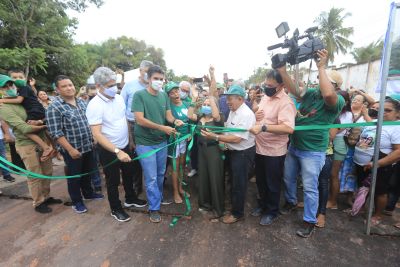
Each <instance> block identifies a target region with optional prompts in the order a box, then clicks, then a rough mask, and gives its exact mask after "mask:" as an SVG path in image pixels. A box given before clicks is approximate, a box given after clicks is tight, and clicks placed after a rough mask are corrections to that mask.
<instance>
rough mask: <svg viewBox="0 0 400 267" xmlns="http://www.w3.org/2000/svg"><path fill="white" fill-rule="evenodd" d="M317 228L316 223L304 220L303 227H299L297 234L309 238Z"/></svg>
mask: <svg viewBox="0 0 400 267" xmlns="http://www.w3.org/2000/svg"><path fill="white" fill-rule="evenodd" d="M314 229H315V224H313V223H308V222H304V226H303V228H301V229H299V230H298V231H297V232H296V234H297V235H298V236H300V237H304V238H308V237H310V236H311V235H312V234H313V232H314Z"/></svg>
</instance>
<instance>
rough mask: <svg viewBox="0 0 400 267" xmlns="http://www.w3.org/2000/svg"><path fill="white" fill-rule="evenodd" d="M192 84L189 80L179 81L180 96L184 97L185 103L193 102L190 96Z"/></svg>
mask: <svg viewBox="0 0 400 267" xmlns="http://www.w3.org/2000/svg"><path fill="white" fill-rule="evenodd" d="M191 86H192V85H191V84H190V82H188V81H181V82H180V83H179V97H180V98H181V99H182V101H183V102H184V103H188V104H189V105H190V103H191V102H192V99H191V98H190V87H191Z"/></svg>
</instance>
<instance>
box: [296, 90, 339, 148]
mask: <svg viewBox="0 0 400 267" xmlns="http://www.w3.org/2000/svg"><path fill="white" fill-rule="evenodd" d="M344 105H345V101H344V99H343V97H342V96H340V95H338V101H337V102H336V105H334V106H328V105H326V104H325V101H324V99H323V98H322V95H321V91H320V90H319V89H310V88H309V89H308V90H307V92H306V93H305V95H304V96H303V97H302V102H301V105H300V107H299V110H298V112H297V116H296V126H299V125H326V124H332V123H333V122H334V121H335V119H336V118H337V117H338V116H339V114H340V111H341V110H342V109H343V107H344ZM290 142H291V144H292V145H293V146H294V147H295V148H297V149H301V150H306V151H320V152H325V151H326V149H327V148H328V143H329V130H328V129H324V130H309V131H295V132H294V133H293V135H292V136H291V138H290Z"/></svg>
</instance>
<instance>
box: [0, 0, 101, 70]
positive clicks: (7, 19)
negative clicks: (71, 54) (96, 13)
mask: <svg viewBox="0 0 400 267" xmlns="http://www.w3.org/2000/svg"><path fill="white" fill-rule="evenodd" d="M102 3H103V2H102V1H101V0H69V1H62V0H58V1H57V0H30V1H24V0H0V48H1V49H6V48H8V49H16V48H17V49H26V51H31V52H32V51H33V50H30V49H34V48H40V49H43V50H44V51H45V54H46V56H45V57H44V58H41V60H39V61H37V62H40V61H42V60H44V59H45V60H46V61H48V60H52V59H54V58H55V57H56V55H57V54H58V53H64V52H65V51H66V49H69V48H70V47H71V46H72V34H73V31H74V29H75V28H76V25H77V21H76V20H75V19H73V18H69V17H68V15H67V14H66V12H65V10H66V9H72V10H75V11H78V12H82V11H84V10H85V9H86V8H87V6H88V4H95V5H96V6H100V5H101V4H102ZM36 51H37V50H36ZM3 52H4V51H3ZM16 52H21V50H17V51H16ZM14 54H15V53H14ZM33 63H34V62H32V61H31V60H30V57H27V58H25V61H24V62H23V65H24V67H25V74H26V76H28V75H29V72H30V70H31V69H34V70H35V69H36V68H37V67H39V68H40V66H35V65H32V64H33ZM48 63H49V62H48Z"/></svg>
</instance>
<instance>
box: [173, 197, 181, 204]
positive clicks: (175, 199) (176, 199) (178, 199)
mask: <svg viewBox="0 0 400 267" xmlns="http://www.w3.org/2000/svg"><path fill="white" fill-rule="evenodd" d="M174 202H175V204H182V203H183V200H182V198H176V197H174Z"/></svg>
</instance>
